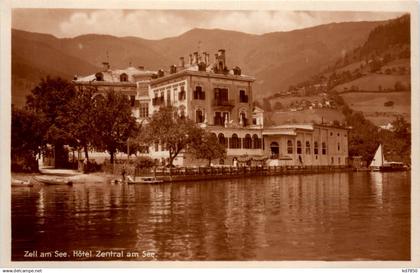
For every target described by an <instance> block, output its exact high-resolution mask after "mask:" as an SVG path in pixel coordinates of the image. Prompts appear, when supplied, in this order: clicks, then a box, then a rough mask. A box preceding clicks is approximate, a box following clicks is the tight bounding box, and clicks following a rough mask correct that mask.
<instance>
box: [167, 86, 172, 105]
mask: <svg viewBox="0 0 420 273" xmlns="http://www.w3.org/2000/svg"><path fill="white" fill-rule="evenodd" d="M166 105H167V106H170V105H171V90H167V91H166Z"/></svg>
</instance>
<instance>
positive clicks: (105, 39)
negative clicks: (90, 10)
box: [12, 22, 383, 105]
mask: <svg viewBox="0 0 420 273" xmlns="http://www.w3.org/2000/svg"><path fill="white" fill-rule="evenodd" d="M380 24H383V22H348V23H333V24H327V25H321V26H317V27H311V28H307V29H301V30H295V31H289V32H273V33H267V34H263V35H252V34H246V33H242V32H236V31H227V30H221V29H193V30H190V31H188V32H186V33H184V34H182V35H179V36H177V37H171V38H165V39H161V40H147V39H142V38H137V37H114V36H110V35H97V34H89V35H82V36H78V37H75V38H61V39H59V38H56V37H54V36H52V35H47V34H41V33H32V32H26V31H21V30H17V29H13V30H12V98H13V103H14V104H16V105H22V104H23V103H24V101H25V96H26V95H27V94H29V92H30V90H31V89H32V88H33V87H34V86H35V85H36V84H37V82H38V81H39V79H40V78H41V77H45V76H46V75H51V76H60V77H64V78H66V79H69V80H70V79H72V78H73V76H74V75H87V74H91V73H94V72H97V70H98V69H100V67H101V63H102V62H103V61H106V60H109V62H110V64H111V67H112V68H125V67H127V66H128V65H129V64H132V65H133V66H138V65H142V66H145V67H146V69H159V68H164V69H167V68H168V67H169V65H171V64H178V63H179V57H180V56H184V57H187V56H188V54H190V53H192V52H194V51H197V50H198V46H200V50H201V51H207V52H209V53H211V54H212V53H215V52H216V51H217V50H218V49H220V48H224V49H226V53H227V65H228V66H229V67H233V66H235V65H238V66H240V67H241V68H242V71H243V73H244V74H247V75H252V76H254V77H255V78H256V82H255V86H254V94H255V97H256V98H257V99H258V98H259V99H261V98H263V97H267V96H269V95H270V94H273V93H276V92H278V91H281V90H284V89H286V88H288V86H289V85H291V84H295V83H298V82H300V81H302V80H303V79H307V78H308V79H309V78H310V77H311V76H312V75H315V74H317V73H319V72H320V71H322V70H323V69H325V67H327V66H328V65H330V64H331V62H332V61H334V60H336V59H337V58H338V57H340V56H342V55H343V54H345V53H346V52H349V51H351V50H352V49H353V48H355V47H357V46H360V45H361V44H362V43H363V42H364V41H366V39H367V37H368V35H369V33H370V32H371V30H372V29H374V28H375V27H377V26H379V25H380ZM199 41H200V44H199ZM210 57H211V60H212V59H213V55H210ZM186 59H188V58H186Z"/></svg>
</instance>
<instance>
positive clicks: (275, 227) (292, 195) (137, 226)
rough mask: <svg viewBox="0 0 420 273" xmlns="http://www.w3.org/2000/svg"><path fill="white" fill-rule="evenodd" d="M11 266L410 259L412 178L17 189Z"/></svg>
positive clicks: (335, 176)
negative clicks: (69, 262)
mask: <svg viewBox="0 0 420 273" xmlns="http://www.w3.org/2000/svg"><path fill="white" fill-rule="evenodd" d="M35 251H36V252H35ZM75 251H76V252H75ZM77 251H79V252H77ZM98 251H101V252H98ZM81 253H82V254H81ZM25 254H26V256H27V257H25ZM65 255H66V257H64V256H65ZM96 255H99V257H96ZM101 255H102V256H101ZM120 255H122V256H121V257H120ZM58 256H61V257H58ZM89 256H90V257H89ZM127 256H131V257H127ZM12 260H15V261H20V260H31V261H38V260H75V261H82V260H99V261H102V260H142V261H144V260H146V261H147V260H223V261H233V260H235V261H243V260H259V261H285V260H410V173H409V172H403V173H332V174H317V175H296V176H281V177H263V178H244V179H235V180H231V181H229V180H217V181H201V182H185V183H184V182H177V183H173V184H161V185H118V184H102V183H91V184H79V185H74V186H42V185H38V186H35V187H33V188H12Z"/></svg>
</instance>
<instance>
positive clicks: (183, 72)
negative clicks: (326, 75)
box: [73, 49, 348, 166]
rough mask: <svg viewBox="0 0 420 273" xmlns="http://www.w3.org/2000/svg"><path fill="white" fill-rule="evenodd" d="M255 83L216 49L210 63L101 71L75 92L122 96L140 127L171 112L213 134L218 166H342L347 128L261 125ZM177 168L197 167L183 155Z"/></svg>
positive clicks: (197, 59)
mask: <svg viewBox="0 0 420 273" xmlns="http://www.w3.org/2000/svg"><path fill="white" fill-rule="evenodd" d="M254 81H255V79H254V78H253V77H251V76H247V75H244V74H243V73H242V70H241V68H240V67H238V66H235V67H233V68H231V69H230V68H228V65H227V58H226V52H225V50H223V49H220V50H219V51H218V52H217V53H216V54H215V55H214V58H213V60H212V61H211V58H210V54H209V53H207V52H203V53H200V52H194V53H193V54H190V55H189V58H188V61H187V62H186V61H185V58H184V57H181V58H180V62H179V65H178V66H177V65H171V66H169V68H168V70H166V71H165V70H163V69H161V70H159V71H157V72H154V71H147V70H144V68H143V67H140V68H139V67H137V68H134V67H129V68H127V69H123V70H111V69H110V67H109V64H108V63H105V66H104V69H103V71H100V72H98V73H96V74H93V75H90V76H87V77H80V78H79V77H77V78H75V79H74V81H73V82H74V83H75V84H76V86H78V87H79V88H85V87H87V86H94V87H96V88H98V93H97V95H101V94H103V93H104V91H105V90H106V89H107V88H110V87H112V88H113V89H114V90H115V91H118V92H122V93H124V94H126V95H127V96H128V98H129V99H130V101H131V107H132V111H133V115H134V116H135V117H136V118H137V120H138V121H139V122H144V121H145V120H146V118H147V117H150V116H151V115H153V113H154V112H156V111H158V110H159V107H160V106H163V105H172V106H174V107H176V109H177V111H178V114H179V115H180V116H185V117H188V118H190V119H191V120H194V121H195V122H196V123H197V124H198V126H200V127H202V128H205V129H206V130H208V131H210V132H212V133H214V134H215V135H216V136H217V138H218V140H219V143H221V144H223V145H225V146H226V148H227V156H226V158H224V159H220V161H219V162H217V163H218V164H220V165H238V164H252V165H262V164H268V165H271V166H276V165H277V166H278V165H300V166H302V165H320V166H321V165H322V166H325V165H335V166H338V165H346V164H347V161H348V138H347V129H345V128H341V127H332V126H327V125H320V124H288V125H282V126H275V127H273V126H271V127H268V126H264V111H263V110H262V109H260V108H258V107H254V106H253V89H252V85H253V82H254ZM147 155H148V156H150V157H151V158H155V159H159V160H162V159H165V158H167V157H168V151H166V150H165V147H163V146H162V145H161V144H160V143H155V145H153V146H152V147H149V149H147ZM174 164H175V165H178V166H185V165H198V164H200V161H197V160H196V159H194V158H193V157H192V156H191V155H189V154H187V153H182V154H179V155H178V156H177V158H176V159H175V160H174Z"/></svg>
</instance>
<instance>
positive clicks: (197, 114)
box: [195, 109, 204, 123]
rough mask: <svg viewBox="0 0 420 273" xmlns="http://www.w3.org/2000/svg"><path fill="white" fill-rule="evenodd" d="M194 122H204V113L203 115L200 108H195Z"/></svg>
mask: <svg viewBox="0 0 420 273" xmlns="http://www.w3.org/2000/svg"><path fill="white" fill-rule="evenodd" d="M195 122H196V123H203V122H204V115H203V111H201V109H197V110H196V111H195Z"/></svg>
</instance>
